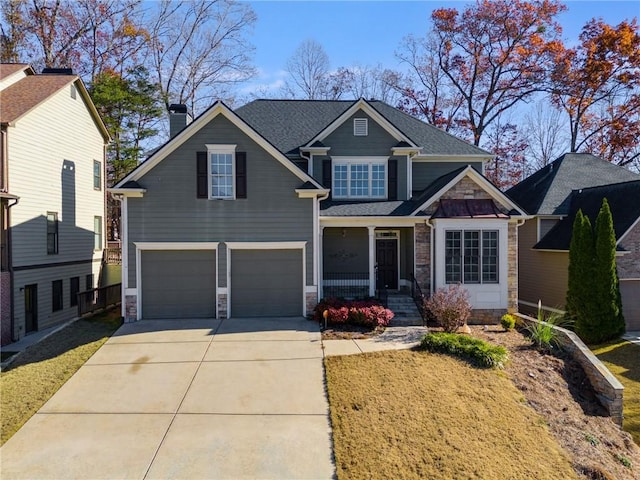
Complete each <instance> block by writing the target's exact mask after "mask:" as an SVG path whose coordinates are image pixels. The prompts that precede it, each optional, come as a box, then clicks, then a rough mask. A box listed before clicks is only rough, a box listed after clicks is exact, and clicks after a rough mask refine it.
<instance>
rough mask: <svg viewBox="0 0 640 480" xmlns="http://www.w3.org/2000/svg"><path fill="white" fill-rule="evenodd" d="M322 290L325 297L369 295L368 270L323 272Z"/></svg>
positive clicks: (359, 296)
mask: <svg viewBox="0 0 640 480" xmlns="http://www.w3.org/2000/svg"><path fill="white" fill-rule="evenodd" d="M322 277H323V278H322V291H323V295H324V297H325V298H327V297H335V298H364V297H368V296H369V273H368V272H355V273H354V272H339V273H338V272H337V273H329V272H324V274H323V275H322Z"/></svg>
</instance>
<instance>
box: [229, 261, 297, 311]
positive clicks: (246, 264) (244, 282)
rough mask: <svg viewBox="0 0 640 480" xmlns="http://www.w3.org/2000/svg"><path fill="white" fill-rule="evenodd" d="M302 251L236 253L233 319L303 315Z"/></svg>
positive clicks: (232, 287)
mask: <svg viewBox="0 0 640 480" xmlns="http://www.w3.org/2000/svg"><path fill="white" fill-rule="evenodd" d="M302 289H303V278H302V250H233V251H232V252H231V292H230V294H231V316H232V317H275V316H280V317H281V316H288V317H291V316H300V315H302V314H303V305H302V302H303V295H302V291H303V290H302Z"/></svg>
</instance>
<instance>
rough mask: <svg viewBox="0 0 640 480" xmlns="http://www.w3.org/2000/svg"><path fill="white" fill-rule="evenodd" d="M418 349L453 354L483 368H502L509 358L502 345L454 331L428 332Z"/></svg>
mask: <svg viewBox="0 0 640 480" xmlns="http://www.w3.org/2000/svg"><path fill="white" fill-rule="evenodd" d="M420 349H421V350H426V351H429V352H433V353H446V354H449V355H455V356H457V357H461V358H463V359H465V360H468V361H471V363H473V364H475V365H477V366H480V367H485V368H504V366H505V364H506V363H507V360H508V358H509V353H508V352H507V349H506V348H504V347H501V346H499V345H492V344H490V343H488V342H485V341H484V340H480V339H479V338H474V337H469V336H467V335H459V334H456V333H442V332H434V333H428V334H426V335H425V336H424V337H422V340H421V341H420Z"/></svg>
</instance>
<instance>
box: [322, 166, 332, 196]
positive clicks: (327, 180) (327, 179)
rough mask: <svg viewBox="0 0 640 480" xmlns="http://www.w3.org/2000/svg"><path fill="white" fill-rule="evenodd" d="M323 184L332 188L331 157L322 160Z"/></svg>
mask: <svg viewBox="0 0 640 480" xmlns="http://www.w3.org/2000/svg"><path fill="white" fill-rule="evenodd" d="M322 185H323V186H324V187H325V188H331V159H327V160H322ZM329 196H331V194H329Z"/></svg>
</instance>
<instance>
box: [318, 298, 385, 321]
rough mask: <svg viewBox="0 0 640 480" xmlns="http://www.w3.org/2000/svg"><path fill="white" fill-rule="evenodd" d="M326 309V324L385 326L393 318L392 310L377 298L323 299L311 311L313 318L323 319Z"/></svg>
mask: <svg viewBox="0 0 640 480" xmlns="http://www.w3.org/2000/svg"><path fill="white" fill-rule="evenodd" d="M325 310H326V311H327V325H344V324H352V325H363V326H366V327H371V328H375V327H386V326H387V325H389V322H390V321H391V319H392V318H393V312H392V311H391V310H389V309H388V308H384V307H383V306H382V305H380V303H379V302H378V301H377V300H342V299H337V298H325V299H323V300H322V301H321V302H320V303H318V305H316V308H315V309H314V311H313V318H314V319H315V320H316V321H318V322H323V321H324V316H323V314H324V312H325Z"/></svg>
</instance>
